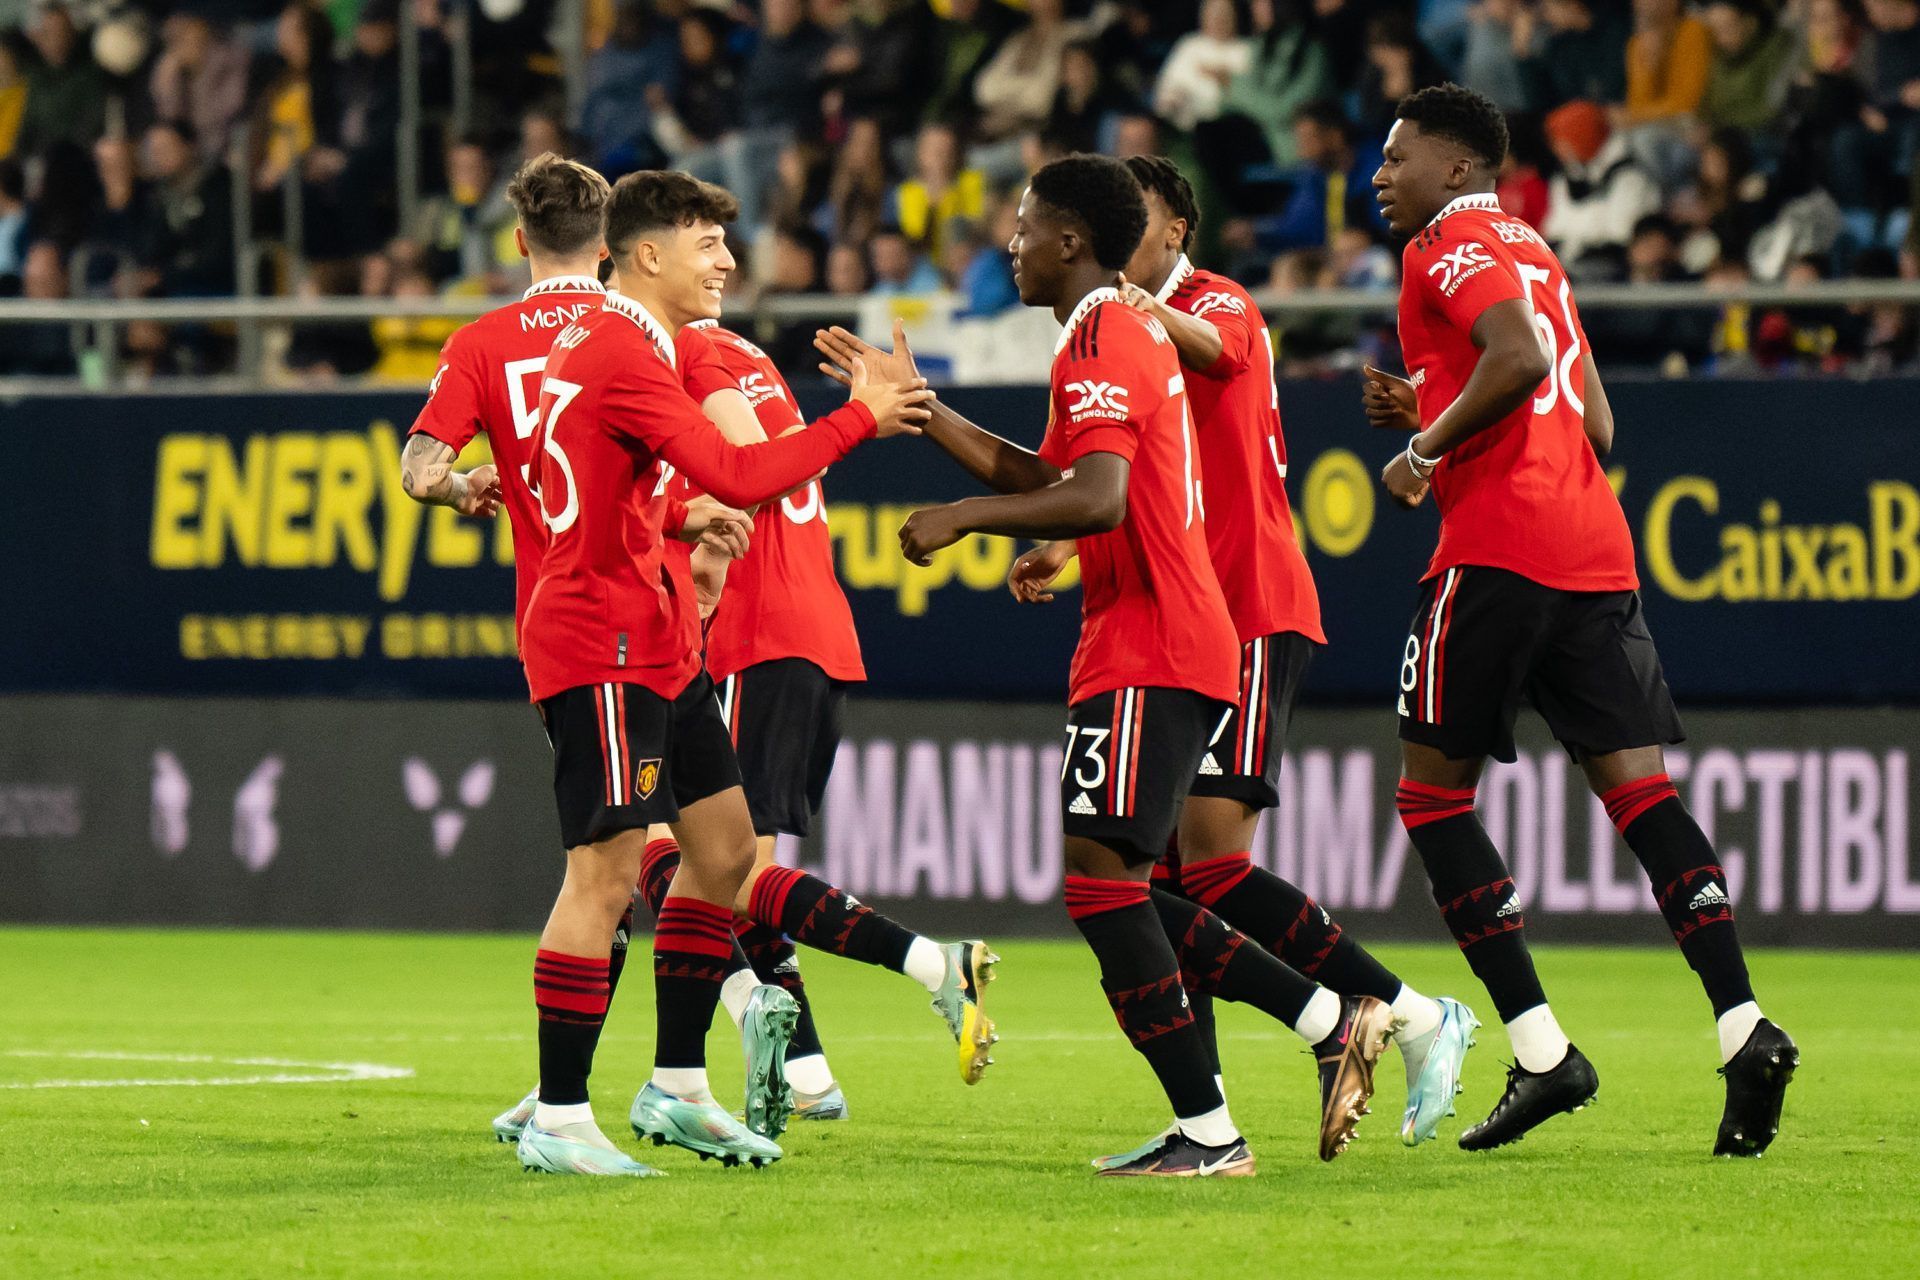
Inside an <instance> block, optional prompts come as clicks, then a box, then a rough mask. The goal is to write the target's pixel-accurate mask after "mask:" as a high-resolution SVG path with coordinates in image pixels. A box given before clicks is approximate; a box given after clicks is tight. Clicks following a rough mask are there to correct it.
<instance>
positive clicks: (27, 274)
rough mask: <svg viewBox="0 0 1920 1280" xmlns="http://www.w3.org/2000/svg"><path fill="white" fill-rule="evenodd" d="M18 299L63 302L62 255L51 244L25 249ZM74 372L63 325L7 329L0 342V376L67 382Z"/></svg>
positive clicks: (68, 331) (42, 242)
mask: <svg viewBox="0 0 1920 1280" xmlns="http://www.w3.org/2000/svg"><path fill="white" fill-rule="evenodd" d="M20 293H21V296H22V297H24V298H27V299H28V300H30V301H33V302H63V301H65V300H66V299H67V298H68V297H69V296H70V295H69V293H68V290H67V264H66V255H65V254H63V253H61V251H60V246H59V245H57V244H54V243H53V242H52V241H51V240H36V241H34V242H33V244H32V245H30V246H28V248H27V253H26V258H25V259H24V261H23V263H22V274H21V289H20ZM75 371H76V365H75V362H74V358H73V333H72V330H71V328H70V327H69V326H67V325H64V324H16V325H8V326H7V340H6V341H5V342H0V375H13V376H17V377H36V378H70V377H72V376H73V375H74V373H75Z"/></svg>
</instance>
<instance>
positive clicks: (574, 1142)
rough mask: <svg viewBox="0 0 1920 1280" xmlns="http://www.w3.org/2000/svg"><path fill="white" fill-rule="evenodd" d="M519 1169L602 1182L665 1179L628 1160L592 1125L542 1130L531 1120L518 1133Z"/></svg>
mask: <svg viewBox="0 0 1920 1280" xmlns="http://www.w3.org/2000/svg"><path fill="white" fill-rule="evenodd" d="M519 1150H520V1167H521V1168H523V1169H525V1170H526V1171H527V1172H528V1173H581V1174H589V1175H593V1176H598V1177H602V1178H660V1177H664V1176H666V1175H664V1174H662V1173H661V1172H660V1171H659V1170H658V1169H655V1168H653V1167H651V1166H649V1165H644V1164H641V1163H640V1162H639V1161H638V1160H635V1159H633V1158H632V1157H630V1156H628V1155H627V1154H626V1153H625V1152H623V1151H621V1150H620V1149H619V1148H618V1147H616V1146H614V1145H613V1144H612V1143H611V1142H608V1141H607V1136H606V1135H605V1134H603V1133H601V1132H600V1129H599V1126H597V1125H594V1124H591V1123H589V1124H568V1125H561V1126H560V1127H559V1128H558V1129H542V1128H541V1127H540V1126H539V1125H538V1124H535V1123H534V1122H533V1121H532V1120H528V1121H527V1123H526V1125H525V1126H524V1127H522V1129H521V1130H520V1148H519Z"/></svg>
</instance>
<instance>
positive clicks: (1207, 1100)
mask: <svg viewBox="0 0 1920 1280" xmlns="http://www.w3.org/2000/svg"><path fill="white" fill-rule="evenodd" d="M1066 902H1067V914H1068V915H1069V916H1071V917H1073V923H1074V925H1075V927H1077V928H1078V929H1079V930H1080V933H1081V935H1082V936H1083V937H1085V938H1086V940H1087V945H1088V946H1089V947H1091V948H1092V949H1093V954H1094V958H1095V959H1097V960H1098V961H1099V962H1100V987H1101V989H1102V990H1104V991H1105V992H1106V993H1107V1003H1108V1004H1110V1005H1111V1006H1112V1007H1113V1016H1114V1018H1115V1019H1116V1020H1117V1021H1118V1022H1119V1023H1120V1029H1121V1030H1122V1031H1124V1032H1126V1035H1127V1039H1128V1040H1129V1041H1130V1042H1132V1044H1133V1047H1134V1048H1135V1049H1136V1050H1138V1051H1139V1053H1140V1056H1141V1057H1143V1058H1145V1059H1146V1060H1147V1065H1148V1066H1150V1067H1152V1068H1153V1073H1154V1075H1156V1076H1158V1077H1159V1079H1160V1087H1161V1088H1162V1089H1163V1090H1165V1091H1166V1095H1167V1101H1168V1102H1170V1103H1172V1104H1173V1114H1174V1116H1175V1117H1177V1118H1179V1119H1182V1120H1186V1119H1193V1118H1197V1117H1200V1116H1205V1115H1207V1114H1208V1113H1210V1112H1214V1111H1218V1110H1220V1109H1221V1108H1222V1107H1224V1106H1225V1105H1226V1104H1225V1102H1224V1101H1223V1100H1222V1099H1221V1097H1220V1089H1219V1087H1218V1086H1217V1085H1215V1084H1214V1081H1213V1070H1212V1067H1211V1065H1210V1064H1209V1063H1208V1061H1207V1054H1206V1049H1205V1047H1204V1046H1203V1045H1202V1044H1201V1043H1200V1036H1199V1033H1198V1031H1197V1030H1196V1029H1195V1027H1194V1025H1193V1014H1192V1012H1191V1010H1190V1009H1189V1008H1188V1005H1187V993H1186V990H1185V988H1184V987H1182V985H1181V983H1180V963H1179V961H1178V959H1177V958H1176V957H1175V956H1174V953H1173V944H1172V943H1171V942H1169V941H1168V940H1167V934H1166V930H1165V929H1164V928H1162V927H1161V924H1160V918H1159V915H1158V913H1156V912H1155V911H1154V909H1153V905H1152V904H1151V903H1150V902H1149V901H1148V899H1147V886H1146V885H1145V883H1143V882H1140V881H1133V880H1099V879H1095V878H1092V877H1089V876H1075V875H1069V876H1068V877H1067V882H1066Z"/></svg>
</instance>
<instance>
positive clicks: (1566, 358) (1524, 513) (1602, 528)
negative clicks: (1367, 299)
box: [1400, 195, 1639, 591]
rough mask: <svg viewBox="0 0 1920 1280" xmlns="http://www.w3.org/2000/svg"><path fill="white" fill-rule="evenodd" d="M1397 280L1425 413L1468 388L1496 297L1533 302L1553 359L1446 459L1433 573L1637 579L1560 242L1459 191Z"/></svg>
mask: <svg viewBox="0 0 1920 1280" xmlns="http://www.w3.org/2000/svg"><path fill="white" fill-rule="evenodd" d="M1402 276H1403V279H1402V283H1401V286H1400V348H1401V352H1402V354H1403V355H1404V357H1405V359H1406V362H1407V371H1408V373H1409V375H1410V376H1411V378H1412V380H1413V384H1414V387H1415V389H1416V391H1417V394H1418V396H1419V402H1420V421H1421V422H1422V423H1424V424H1427V425H1431V424H1432V423H1433V421H1434V420H1435V419H1436V418H1438V417H1439V416H1440V414H1441V413H1442V412H1443V411H1444V410H1445V409H1446V408H1447V406H1448V405H1450V404H1452V403H1453V402H1454V400H1456V399H1457V398H1458V397H1459V395H1460V391H1461V389H1462V388H1463V387H1465V386H1466V384H1467V379H1468V378H1469V377H1470V376H1472V374H1473V370H1474V366H1475V365H1476V364H1478V363H1479V360H1480V350H1479V348H1478V347H1476V346H1474V345H1473V326H1474V323H1475V322H1476V321H1477V320H1479V318H1480V316H1481V314H1482V313H1483V312H1485V311H1486V309H1487V308H1488V307H1491V306H1493V305H1494V304H1495V303H1499V302H1506V301H1509V300H1511V299H1516V298H1517V299H1520V300H1521V301H1523V302H1525V303H1526V304H1527V306H1528V308H1529V309H1530V310H1531V311H1532V312H1533V319H1534V324H1535V325H1536V326H1537V327H1538V329H1539V331H1540V337H1541V340H1542V341H1543V342H1544V343H1545V344H1546V348H1547V354H1548V356H1549V358H1550V364H1551V368H1550V369H1549V371H1548V374H1547V377H1546V380H1545V381H1543V382H1542V383H1541V384H1540V386H1539V388H1538V389H1537V390H1536V391H1535V392H1534V395H1533V397H1532V398H1531V399H1529V400H1527V401H1525V402H1523V403H1522V404H1521V405H1520V407H1519V408H1517V409H1515V410H1514V411H1513V412H1512V413H1511V414H1509V415H1508V416H1507V417H1505V418H1503V419H1502V420H1501V421H1499V422H1497V423H1495V424H1494V425H1493V426H1491V427H1488V428H1487V429H1486V430H1485V431H1482V432H1480V433H1479V434H1477V435H1475V436H1473V437H1471V438H1470V439H1468V440H1466V441H1465V442H1464V443H1462V444H1461V445H1459V446H1458V447H1456V448H1455V449H1453V450H1451V451H1450V452H1449V453H1448V454H1447V455H1446V456H1445V457H1444V458H1442V459H1441V460H1440V466H1439V469H1438V470H1437V471H1435V472H1434V474H1433V495H1434V498H1435V500H1436V501H1437V503H1438V504H1439V507H1440V545H1439V547H1438V548H1437V549H1436V550H1435V552H1434V555H1433V560H1432V562H1431V563H1430V564H1429V565H1428V566H1427V573H1426V576H1427V577H1432V576H1434V575H1435V574H1437V573H1440V572H1441V571H1442V570H1445V569H1448V568H1451V567H1453V566H1455V565H1485V566H1488V567H1490V568H1495V569H1507V570H1510V571H1512V572H1514V573H1517V574H1520V575H1521V576H1522V577H1525V578H1530V579H1532V580H1533V581H1535V582H1538V583H1540V584H1541V585H1542V586H1547V587H1554V588H1557V589H1559V590H1563V591H1630V590H1633V589H1635V588H1636V587H1638V586H1639V578H1638V575H1637V574H1636V573H1635V570H1634V561H1633V536H1632V534H1631V533H1630V532H1629V531H1628V529H1627V520H1626V516H1625V514H1624V513H1623V512H1622V511H1621V510H1620V501H1619V499H1617V498H1615V497H1614V495H1613V489H1612V488H1611V487H1610V486H1609V485H1608V483H1607V477H1606V473H1605V472H1604V471H1603V470H1602V469H1601V467H1600V462H1599V459H1597V458H1596V457H1595V456H1594V453H1593V448H1592V446H1591V445H1589V444H1588V443H1587V437H1586V427H1585V414H1586V406H1585V399H1584V397H1585V394H1586V374H1585V371H1584V369H1583V368H1582V362H1581V356H1582V354H1583V353H1584V352H1585V351H1586V350H1587V336H1586V333H1585V331H1584V330H1583V329H1582V328H1581V327H1580V315H1579V312H1578V311H1576V310H1575V308H1574V304H1573V292H1572V288H1571V286H1570V285H1569V284H1568V281H1567V275H1566V272H1565V270H1564V269H1563V268H1562V267H1561V266H1560V261H1559V259H1557V258H1555V257H1554V255H1553V250H1552V249H1550V248H1548V247H1547V243H1546V242H1545V241H1544V240H1542V239H1541V238H1540V236H1539V233H1537V232H1536V231H1534V229H1533V228H1532V227H1530V226H1528V225H1527V224H1526V223H1524V222H1522V221H1520V220H1519V219H1518V218H1515V217H1513V216H1511V215H1509V214H1507V213H1505V212H1503V211H1502V210H1501V208H1500V205H1499V201H1497V200H1496V199H1495V198H1494V197H1493V196H1491V195H1485V196H1478V195H1475V196H1462V197H1460V198H1459V199H1457V200H1455V201H1453V203H1451V204H1449V205H1448V206H1447V207H1446V208H1444V209H1442V210H1441V211H1440V213H1439V215H1438V216H1437V217H1435V218H1434V220H1433V221H1432V222H1430V223H1428V224H1427V226H1426V227H1425V228H1424V229H1423V230H1422V231H1421V232H1420V233H1419V234H1418V235H1416V236H1414V237H1413V239H1412V240H1411V241H1409V242H1408V244H1407V248H1406V252H1405V255H1404V258H1403V271H1402Z"/></svg>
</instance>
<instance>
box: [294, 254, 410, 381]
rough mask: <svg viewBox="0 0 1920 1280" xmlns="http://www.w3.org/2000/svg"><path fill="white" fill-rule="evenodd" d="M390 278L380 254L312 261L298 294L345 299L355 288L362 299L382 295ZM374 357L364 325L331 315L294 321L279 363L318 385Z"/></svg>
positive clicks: (355, 371) (360, 368)
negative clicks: (359, 258)
mask: <svg viewBox="0 0 1920 1280" xmlns="http://www.w3.org/2000/svg"><path fill="white" fill-rule="evenodd" d="M391 283H392V270H391V267H390V265H389V264H388V262H387V260H386V257H385V255H383V254H369V255H367V257H366V258H365V259H364V260H362V261H361V262H359V263H352V262H316V263H315V264H314V265H313V269H312V270H311V271H309V272H308V273H307V277H306V279H304V280H302V281H301V282H300V289H299V296H300V297H302V298H345V297H351V296H353V295H354V294H356V293H357V294H359V296H361V297H363V298H384V297H386V296H387V294H388V291H389V286H390V284H391ZM379 358H380V351H379V349H378V348H377V347H375V346H374V343H373V331H372V329H371V328H370V327H369V326H367V325H364V324H357V323H354V322H353V321H350V320H349V321H343V320H334V321H318V322H314V323H309V324H302V325H298V326H296V327H295V328H294V330H293V333H292V335H291V336H290V339H289V341H288V344H287V350H286V354H285V356H284V357H283V358H282V362H283V363H284V364H285V365H286V367H287V369H288V371H289V372H290V373H292V374H293V375H295V378H296V380H297V381H301V382H307V383H315V384H323V385H324V384H326V383H330V382H333V381H334V380H335V379H338V378H342V377H347V378H351V377H358V376H359V375H361V374H363V373H365V372H366V371H367V370H369V369H371V368H373V362H374V361H375V360H377V359H379ZM436 367H438V366H436Z"/></svg>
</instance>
